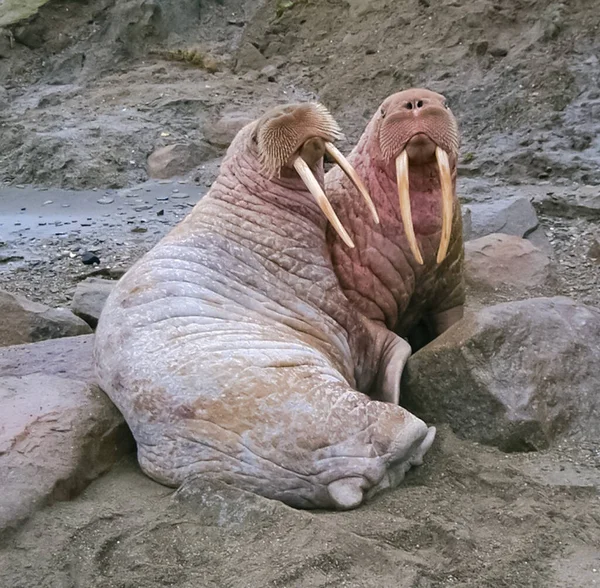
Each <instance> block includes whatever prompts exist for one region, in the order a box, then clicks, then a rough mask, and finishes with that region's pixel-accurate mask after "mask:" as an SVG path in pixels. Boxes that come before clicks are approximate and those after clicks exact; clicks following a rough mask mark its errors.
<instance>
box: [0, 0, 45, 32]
mask: <svg viewBox="0 0 600 588" xmlns="http://www.w3.org/2000/svg"><path fill="white" fill-rule="evenodd" d="M46 2H48V0H19V1H18V2H0V27H8V26H10V25H13V24H16V23H18V22H20V21H22V20H25V19H26V18H29V17H30V16H33V15H34V14H35V13H36V12H37V11H38V10H39V9H40V8H41V7H42V6H43V5H44V4H46Z"/></svg>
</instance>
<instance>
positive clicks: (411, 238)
mask: <svg viewBox="0 0 600 588" xmlns="http://www.w3.org/2000/svg"><path fill="white" fill-rule="evenodd" d="M396 182H397V184H398V197H399V198H400V216H401V217H402V224H403V225H404V234H405V235H406V238H407V239H408V244H409V245H410V250H411V251H412V254H413V255H414V257H415V259H416V260H417V262H418V263H419V264H420V265H423V257H421V251H420V250H419V244H418V243H417V238H416V237H415V229H414V227H413V222H412V212H411V210H410V192H409V189H408V154H407V153H406V150H405V151H403V152H402V153H400V155H398V157H397V158H396Z"/></svg>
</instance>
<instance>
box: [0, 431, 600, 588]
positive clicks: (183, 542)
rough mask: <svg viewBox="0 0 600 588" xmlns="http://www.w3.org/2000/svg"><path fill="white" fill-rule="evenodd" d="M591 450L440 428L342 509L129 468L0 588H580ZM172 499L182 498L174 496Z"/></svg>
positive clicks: (586, 560) (23, 545) (44, 515)
mask: <svg viewBox="0 0 600 588" xmlns="http://www.w3.org/2000/svg"><path fill="white" fill-rule="evenodd" d="M599 467H600V455H599V453H598V449H597V447H579V448H576V449H568V448H561V449H558V450H556V451H554V452H552V453H545V454H537V455H533V454H510V455H504V454H502V453H500V452H498V451H496V450H493V449H489V448H485V447H481V446H477V445H475V444H472V443H465V442H461V441H459V440H457V439H456V438H455V437H454V436H453V435H452V434H451V433H450V432H449V431H448V430H446V429H444V430H443V431H441V433H440V435H439V438H438V441H437V442H436V444H435V446H434V449H433V450H432V452H431V453H430V454H429V457H428V459H427V461H426V464H425V465H424V466H422V467H421V468H418V469H416V470H413V471H412V473H410V474H409V475H408V477H407V479H406V480H405V483H404V484H403V486H402V487H400V488H398V489H396V490H394V491H388V492H386V493H385V494H383V495H381V496H380V497H378V498H376V499H375V500H373V501H372V502H371V503H369V504H367V505H365V506H364V507H362V508H360V509H358V510H356V511H352V512H347V513H326V512H307V511H304V512H303V511H294V510H293V509H290V508H288V507H286V506H284V505H282V504H280V503H277V502H274V501H268V500H265V499H262V498H259V497H255V496H252V495H246V494H244V493H242V492H239V491H236V490H233V489H231V488H221V487H211V486H205V487H202V486H199V487H198V488H195V489H193V490H194V491H192V492H183V491H182V492H180V493H179V494H180V496H179V498H177V496H173V492H172V491H171V490H169V489H167V488H164V487H162V486H160V485H158V484H155V483H153V482H151V481H150V480H149V479H147V478H146V477H145V476H144V475H143V474H141V473H140V471H139V470H138V467H137V465H136V463H135V459H134V458H133V456H132V458H131V459H127V460H125V461H124V462H123V463H122V464H121V465H120V466H118V467H116V468H115V469H114V470H113V471H111V472H110V473H109V474H108V475H106V476H104V477H103V478H102V479H101V480H99V481H97V482H95V483H94V484H92V485H91V486H90V487H89V488H88V489H87V490H86V491H85V492H84V493H83V494H82V495H81V496H80V497H79V498H77V499H75V500H74V501H72V502H70V503H58V504H55V505H54V506H52V507H49V508H46V509H45V510H44V511H42V512H39V513H38V514H37V515H35V517H34V518H33V519H32V520H30V522H29V523H27V524H26V525H25V527H24V528H23V529H22V530H21V531H20V532H19V533H17V534H16V535H14V536H12V537H10V538H5V539H4V541H3V545H2V549H1V550H0V569H1V570H2V580H3V585H4V586H11V587H12V588H30V587H32V586H37V587H40V588H49V587H53V588H54V587H59V586H60V587H67V586H69V587H71V586H73V587H75V586H86V587H90V588H93V587H94V588H95V587H97V588H112V587H119V588H134V587H135V588H139V587H140V586H144V588H153V587H157V588H158V587H163V586H178V587H181V588H187V587H189V588H192V587H193V588H199V587H205V586H206V587H228V588H238V587H239V588H255V587H256V588H264V587H265V586H273V587H275V586H277V587H302V588H315V587H318V586H323V587H325V586H349V587H364V588H380V587H382V586H386V587H387V586H398V587H401V588H409V587H411V588H433V587H442V586H443V587H446V586H448V587H450V586H451V587H462V588H466V587H469V588H503V587H505V588H515V587H530V588H534V587H535V588H559V587H560V588H592V587H593V586H596V585H600V549H599V547H600V497H599V496H598V482H599V481H600V473H599V472H600V470H599ZM181 495H183V496H181Z"/></svg>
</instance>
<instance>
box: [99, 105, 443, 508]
mask: <svg viewBox="0 0 600 588" xmlns="http://www.w3.org/2000/svg"><path fill="white" fill-rule="evenodd" d="M336 128H337V127H336V126H335V123H334V122H333V119H331V117H330V115H329V114H328V113H327V112H326V111H325V110H324V109H323V108H322V107H317V106H315V105H293V106H287V107H283V108H278V109H275V110H273V111H270V112H269V113H267V114H266V115H265V116H264V117H263V118H262V119H260V120H258V121H255V122H254V123H251V124H249V125H248V126H246V127H245V128H244V129H242V130H241V131H240V133H239V134H238V135H237V137H236V138H235V139H234V141H233V143H232V144H231V146H230V148H229V150H228V152H227V155H226V156H225V159H224V161H223V163H222V166H221V170H220V174H219V176H218V178H217V180H216V181H215V183H214V184H213V186H212V187H211V189H210V191H209V192H208V194H207V195H206V196H205V197H204V198H203V199H202V200H201V201H200V202H199V203H198V204H197V205H196V206H195V207H194V209H193V210H192V212H191V213H190V214H189V215H188V216H187V217H186V218H185V219H184V220H183V221H182V222H181V223H180V224H179V225H177V226H176V227H175V228H174V229H173V230H172V231H171V232H170V233H169V234H168V235H167V236H166V237H165V238H163V239H162V240H161V241H160V242H159V243H158V244H157V245H156V246H155V247H154V248H153V249H152V250H151V251H149V252H148V253H147V254H146V255H145V256H144V257H143V258H141V259H140V260H139V261H138V262H137V263H136V264H135V265H134V266H133V267H132V268H131V269H130V270H129V271H128V272H127V274H126V275H125V276H124V277H123V278H122V279H121V280H120V281H119V283H118V284H117V285H116V287H115V289H114V291H113V292H112V293H111V295H110V297H109V299H108V301H107V304H106V306H105V308H104V310H103V312H102V315H101V317H100V320H99V324H98V329H97V333H96V343H95V349H94V361H95V366H96V372H97V377H98V380H99V383H100V385H101V387H102V388H103V390H104V391H105V392H106V393H107V394H108V395H109V397H110V398H111V399H112V400H113V402H114V403H115V404H116V406H117V407H118V408H119V409H120V410H121V412H122V413H123V415H124V416H125V419H126V420H127V423H128V424H129V426H130V428H131V430H132V432H133V434H134V437H135V439H136V441H137V446H138V459H139V463H140V466H141V468H142V469H143V471H144V472H145V473H146V474H147V475H149V476H150V477H151V478H153V479H155V480H157V481H158V482H161V483H163V484H166V485H170V486H179V485H181V484H182V483H184V482H186V481H189V480H193V479H194V478H196V477H199V476H202V477H210V478H215V479H218V480H221V481H224V482H226V483H230V484H234V485H236V486H238V487H240V488H243V489H246V490H249V491H252V492H256V493H258V494H261V495H263V496H266V497H269V498H275V499H278V500H281V501H284V502H286V503H287V504H289V505H292V506H295V507H302V508H313V507H324V508H338V509H347V508H353V507H356V506H358V505H359V504H360V503H361V502H362V501H363V500H364V499H366V498H367V497H369V496H371V495H372V494H374V493H376V492H377V491H379V490H382V489H384V488H387V487H390V486H394V485H396V484H398V483H399V482H400V480H401V479H402V478H403V476H404V473H405V472H406V471H407V470H408V468H410V467H411V465H418V464H420V463H421V462H422V458H423V455H424V453H425V452H426V451H427V449H428V448H429V447H430V445H431V443H432V442H433V438H434V435H435V429H434V428H428V427H427V426H426V425H425V423H423V422H422V421H421V420H419V419H418V418H416V417H414V416H413V415H411V414H410V413H408V412H407V411H406V410H404V409H403V408H401V407H400V406H398V405H397V400H398V399H397V394H398V390H399V377H400V374H401V372H402V369H403V366H404V363H405V362H406V359H407V358H408V356H409V354H410V347H409V346H408V344H407V343H406V342H405V341H403V340H402V339H401V338H399V337H398V336H396V335H395V334H393V333H392V332H390V331H389V330H388V329H387V328H385V327H384V326H383V325H382V324H380V323H378V322H376V321H371V320H369V319H367V318H365V317H364V316H363V315H362V314H361V313H359V312H357V310H356V308H354V307H353V306H352V305H351V304H350V303H349V301H348V299H347V298H346V297H345V296H344V293H343V292H342V289H341V288H340V286H339V282H338V279H337V277H336V274H335V273H334V271H333V266H332V263H331V258H330V256H329V252H328V249H327V243H326V222H327V221H326V219H325V217H324V215H323V213H322V212H321V209H320V208H319V206H318V205H317V204H316V202H315V198H314V197H313V196H312V195H311V193H310V192H309V191H308V190H307V188H306V186H305V184H304V183H303V181H302V180H301V179H300V177H299V175H298V173H297V172H296V168H295V167H294V165H297V164H298V162H297V157H298V156H300V157H302V159H303V160H304V162H305V163H306V164H307V165H308V167H309V168H310V169H311V170H312V172H313V173H314V176H315V177H316V180H317V181H318V182H319V183H320V184H321V185H322V184H323V154H324V152H325V144H326V143H327V142H331V141H333V140H334V139H335V137H336V136H337V135H336V130H335V129H336ZM374 399H380V400H388V401H389V402H380V401H377V400H374Z"/></svg>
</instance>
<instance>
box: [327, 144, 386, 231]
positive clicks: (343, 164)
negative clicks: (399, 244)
mask: <svg viewBox="0 0 600 588" xmlns="http://www.w3.org/2000/svg"><path fill="white" fill-rule="evenodd" d="M325 149H326V151H327V153H329V155H331V157H332V158H333V159H334V161H335V162H336V163H337V164H338V165H339V166H340V168H341V169H342V171H343V172H344V173H345V174H346V175H347V176H348V178H349V179H350V181H351V182H352V183H353V184H354V187H355V188H356V189H357V190H358V191H359V192H360V193H361V195H362V197H363V198H364V199H365V202H366V203H367V206H368V208H369V210H370V211H371V214H372V215H373V220H374V221H375V224H377V225H378V224H379V215H378V214H377V209H376V208H375V204H373V200H371V196H370V195H369V191H368V190H367V188H366V187H365V185H364V184H363V182H362V180H361V179H360V177H359V176H358V174H357V173H356V170H355V169H354V168H353V167H352V166H351V165H350V162H349V161H348V160H347V159H346V158H345V157H344V156H343V155H342V153H341V152H340V150H339V149H338V148H337V147H336V146H335V145H334V144H333V143H331V142H329V141H325Z"/></svg>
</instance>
